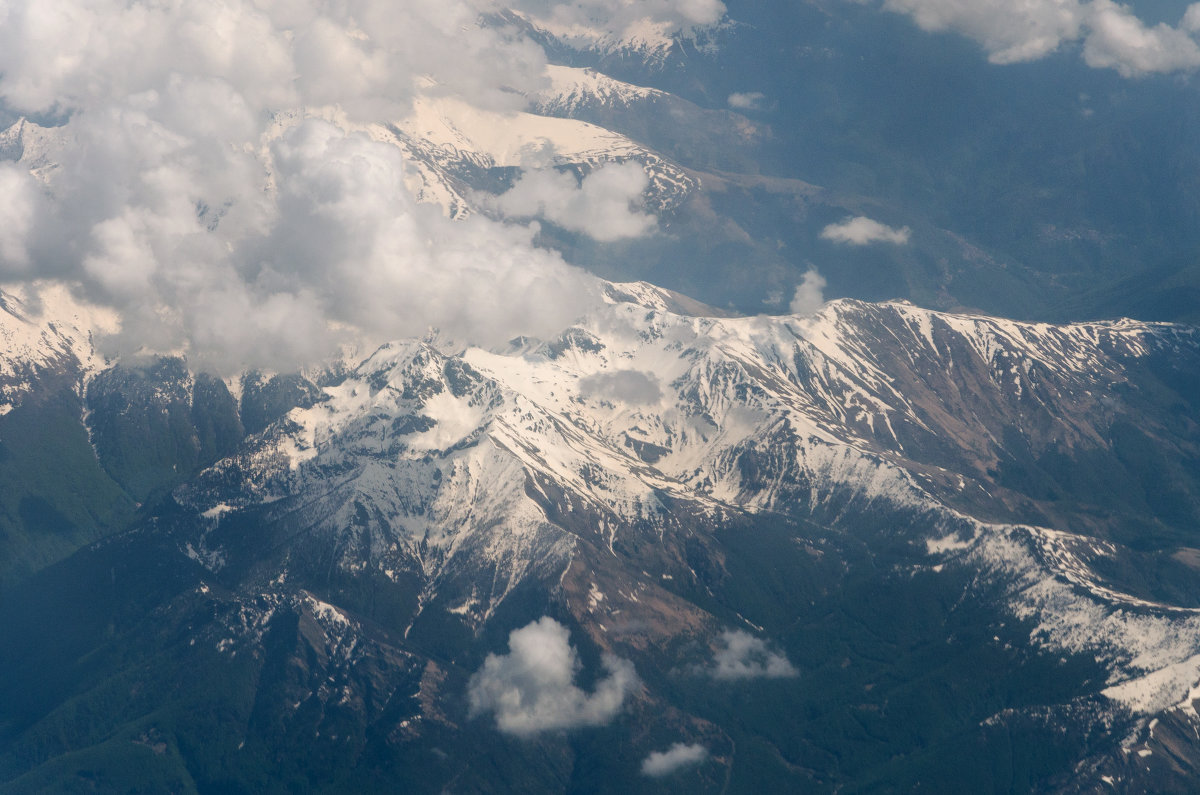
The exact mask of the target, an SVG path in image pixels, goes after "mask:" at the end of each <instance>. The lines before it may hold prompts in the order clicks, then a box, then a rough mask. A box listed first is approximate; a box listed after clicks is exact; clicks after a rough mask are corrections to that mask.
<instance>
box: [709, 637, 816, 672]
mask: <svg viewBox="0 0 1200 795" xmlns="http://www.w3.org/2000/svg"><path fill="white" fill-rule="evenodd" d="M720 642H721V648H719V649H717V652H716V654H714V655H713V664H712V668H711V669H710V673H711V674H712V675H713V676H714V677H715V678H717V679H783V678H787V677H792V676H798V675H799V671H797V670H796V668H795V666H793V665H792V664H791V663H790V662H789V661H788V658H787V657H785V656H784V655H783V654H781V653H780V652H777V651H772V650H771V649H770V648H769V647H768V646H767V644H766V642H765V641H763V640H762V639H761V638H756V637H754V636H753V635H751V634H750V633H749V632H744V631H743V630H740V629H739V630H733V631H729V632H723V633H721V641H720Z"/></svg>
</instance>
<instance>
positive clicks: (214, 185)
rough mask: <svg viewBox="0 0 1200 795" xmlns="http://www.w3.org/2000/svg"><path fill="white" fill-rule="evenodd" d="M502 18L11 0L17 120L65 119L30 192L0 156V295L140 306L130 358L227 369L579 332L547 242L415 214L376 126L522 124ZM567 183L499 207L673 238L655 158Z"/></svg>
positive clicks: (129, 328)
mask: <svg viewBox="0 0 1200 795" xmlns="http://www.w3.org/2000/svg"><path fill="white" fill-rule="evenodd" d="M526 5H530V6H536V7H537V10H538V11H539V13H544V14H547V15H550V16H563V15H566V17H571V16H572V15H576V14H579V13H583V11H582V10H581V9H582V7H581V6H578V5H575V4H570V5H567V4H564V5H561V6H560V5H559V4H557V3H544V2H535V3H526ZM593 5H594V6H595V7H594V8H590V7H589V9H587V16H588V19H589V20H590V22H589V23H588V24H591V25H593V26H598V27H597V29H601V30H618V29H624V28H626V27H629V26H631V25H634V24H635V23H636V22H637V20H641V19H650V20H655V21H656V24H661V25H666V26H667V28H668V29H670V30H675V31H682V30H684V29H686V28H690V27H692V26H695V25H700V24H708V23H711V22H713V21H715V20H716V19H718V18H719V16H720V13H721V12H722V10H723V8H722V7H721V6H720V4H719V3H716V2H714V1H713V0H659V1H658V2H655V3H618V4H615V5H614V4H606V3H597V4H593ZM498 9H499V6H496V5H493V4H492V3H491V2H490V0H406V1H405V2H402V3H394V2H384V0H291V1H290V2H286V3H268V2H265V1H264V0H219V1H218V2H215V3H204V4H200V3H188V2H184V0H161V1H158V0H155V1H153V2H152V1H151V0H131V1H127V0H88V2H83V0H61V1H60V2H54V3H37V2H33V0H11V2H7V3H4V4H0V102H3V103H4V106H5V107H6V108H7V109H8V110H9V111H11V112H16V113H22V114H29V115H33V116H35V117H40V118H48V117H52V118H57V119H59V120H65V124H62V126H59V127H55V128H53V129H51V130H48V131H44V132H39V133H38V135H39V136H41V137H40V138H39V139H38V141H37V142H36V143H37V145H38V147H42V148H43V149H44V150H45V152H47V153H49V155H48V157H49V158H50V159H52V161H53V162H49V161H47V160H46V158H42V160H43V161H45V162H41V161H39V166H38V168H37V169H36V170H37V172H38V173H37V174H36V175H35V174H31V173H30V170H29V166H30V163H28V162H25V161H22V162H21V163H15V162H11V161H10V162H0V191H3V195H4V197H5V201H4V203H3V206H0V283H3V282H10V283H11V282H32V281H34V280H37V279H47V278H49V279H54V280H59V281H61V282H65V283H68V284H71V285H73V286H74V287H75V289H77V290H78V291H79V292H80V293H81V295H82V296H83V297H84V298H86V299H88V300H91V301H93V302H97V303H101V304H104V305H107V306H111V307H113V308H115V309H117V310H119V312H120V313H121V315H122V318H123V330H122V332H121V334H120V336H119V337H117V338H115V339H112V340H109V341H108V344H109V348H110V350H111V351H112V352H118V353H119V352H133V351H138V350H143V349H144V350H152V351H160V352H162V351H172V352H184V353H187V354H188V355H189V356H191V357H192V359H193V361H194V362H195V363H197V364H200V365H202V366H207V367H214V368H216V369H219V370H223V371H233V370H237V369H240V368H242V367H247V366H254V367H268V368H288V367H294V366H297V365H300V364H304V363H307V362H310V361H312V360H313V359H316V358H320V357H322V356H323V355H326V354H328V353H330V352H332V351H334V350H335V349H336V347H337V345H338V344H339V343H343V342H356V343H358V344H371V343H375V342H379V341H381V340H382V339H387V338H392V337H398V336H405V335H412V334H420V333H423V332H424V331H425V329H427V328H428V327H430V326H436V327H438V328H440V329H441V330H442V331H443V332H444V333H445V334H447V335H448V336H450V337H451V338H454V339H457V340H462V341H464V342H477V343H483V344H490V343H492V342H497V341H501V340H503V339H508V338H511V337H513V336H516V335H518V334H529V335H535V336H545V335H548V334H552V333H554V332H556V331H558V330H560V329H561V328H562V327H563V326H564V325H566V324H568V323H569V322H570V320H571V319H573V318H574V317H575V316H577V315H578V314H579V313H580V312H581V311H584V310H585V309H586V307H587V305H588V302H589V301H591V300H594V297H593V294H592V293H593V289H594V288H593V286H592V285H593V280H591V279H590V278H588V277H587V276H586V275H585V274H583V273H582V272H580V271H578V270H576V269H574V268H571V267H569V266H568V265H566V264H565V263H564V262H563V261H562V260H561V258H560V257H559V256H557V255H555V254H553V253H548V252H546V251H543V250H539V249H538V248H537V247H535V246H534V245H533V242H532V241H533V235H534V232H535V230H534V229H532V228H526V227H523V226H520V225H514V224H501V223H499V222H494V221H489V220H488V219H486V218H472V219H471V220H469V221H467V222H464V223H452V222H450V221H449V220H447V219H445V218H443V217H441V216H440V215H439V214H437V213H436V212H434V211H432V210H430V209H429V208H427V207H426V206H424V205H420V204H417V203H416V202H415V201H414V200H413V194H412V192H411V185H412V180H413V176H414V173H415V172H414V171H413V168H412V166H411V165H410V164H407V163H406V162H405V160H404V157H403V156H402V153H401V151H400V150H399V149H398V148H397V147H395V146H392V145H390V144H387V143H382V142H380V140H376V139H377V138H379V136H372V135H371V134H370V127H369V124H370V123H383V122H389V121H393V120H396V119H400V118H403V117H404V116H405V115H407V114H408V113H410V112H411V110H412V107H413V101H414V99H415V98H417V97H418V96H422V95H425V96H428V95H450V96H454V97H458V98H460V99H462V100H464V101H466V102H468V103H470V104H471V105H473V106H476V107H482V108H487V109H490V110H498V111H507V110H515V109H518V108H519V107H521V106H523V104H524V102H525V99H524V96H526V95H528V94H530V93H531V92H535V91H536V90H538V89H539V88H540V87H542V86H543V85H545V83H546V81H547V78H546V71H545V67H546V58H545V53H544V52H543V51H542V50H541V48H540V47H539V46H538V45H536V44H534V43H533V42H531V41H530V40H528V39H527V38H524V37H523V36H522V34H521V33H520V32H519V31H517V30H516V29H514V28H507V27H502V26H501V27H497V26H495V24H494V23H488V24H485V23H483V22H481V21H480V20H481V19H484V18H489V19H494V16H491V15H493V14H494V12H495V11H497V10H498ZM318 119H321V120H324V121H320V120H318ZM331 122H332V123H331ZM29 128H30V129H34V128H33V126H32V125H30V127H29ZM14 141H15V139H14ZM8 143H12V146H9V145H8ZM22 147H24V148H25V150H26V152H27V153H28V151H30V147H31V144H30V142H29V141H25V142H24V144H19V143H13V142H6V143H5V146H4V147H2V148H3V149H4V152H3V153H0V154H3V155H4V156H7V157H10V158H12V157H20V156H21V151H20V150H21V149H22ZM38 151H39V152H40V151H42V149H39V150H38ZM28 160H29V158H28V157H26V161H28ZM562 176H563V175H559V174H553V173H540V174H530V175H527V176H526V177H525V179H523V180H522V181H521V182H520V183H519V184H518V186H517V188H516V189H515V192H514V193H512V194H511V195H509V196H507V197H505V198H504V199H502V201H507V202H510V203H513V204H522V205H523V206H530V207H534V208H535V209H534V210H531V211H530V212H529V213H528V214H529V215H541V216H543V217H545V218H547V219H549V220H552V221H554V222H556V223H561V224H562V225H564V226H566V227H567V228H570V229H576V230H578V231H581V232H584V233H586V234H589V235H592V236H593V237H597V238H599V239H602V240H611V239H617V238H620V237H625V236H629V235H635V234H642V233H644V232H645V231H648V230H649V229H651V228H653V225H654V221H653V218H652V217H650V216H647V215H645V214H643V213H641V212H640V211H639V210H638V209H637V207H636V197H637V196H638V195H640V192H641V190H643V189H644V187H645V174H644V173H641V171H640V169H638V168H637V167H636V166H628V167H627V166H612V167H608V168H602V169H600V170H598V171H596V172H595V173H593V174H592V175H591V176H589V177H588V178H587V179H586V180H584V183H583V185H582V186H579V185H575V184H567V181H564V180H562V179H560V178H561V177H562ZM566 180H570V177H567V178H566ZM631 201H634V202H635V204H634V205H631V203H630V202H631Z"/></svg>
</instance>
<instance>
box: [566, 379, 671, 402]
mask: <svg viewBox="0 0 1200 795" xmlns="http://www.w3.org/2000/svg"><path fill="white" fill-rule="evenodd" d="M579 393H580V394H581V395H582V396H583V397H586V398H601V399H604V400H615V401H617V402H619V403H625V404H628V405H631V406H645V405H650V404H653V403H657V402H659V401H660V400H662V396H663V392H662V387H661V386H660V385H659V381H658V377H657V376H656V375H654V373H647V372H643V371H641V370H613V371H611V372H603V373H596V374H595V375H589V376H585V377H583V378H581V379H579Z"/></svg>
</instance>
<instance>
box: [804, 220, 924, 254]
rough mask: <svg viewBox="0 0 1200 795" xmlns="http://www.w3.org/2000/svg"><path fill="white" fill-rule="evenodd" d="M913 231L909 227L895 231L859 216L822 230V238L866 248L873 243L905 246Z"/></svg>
mask: <svg viewBox="0 0 1200 795" xmlns="http://www.w3.org/2000/svg"><path fill="white" fill-rule="evenodd" d="M910 233H911V230H909V228H908V227H907V226H902V227H900V228H899V229H895V228H893V227H890V226H888V225H886V224H881V223H879V222H878V221H875V220H873V219H871V218H867V217H866V216H863V215H859V216H855V217H854V218H850V219H848V220H846V221H843V222H841V223H840V224H830V225H829V226H827V227H825V228H824V229H822V230H821V237H822V238H824V239H825V240H832V241H833V242H834V243H846V244H848V245H851V246H866V245H870V244H871V243H894V244H896V245H897V246H903V245H904V244H905V243H907V242H908V237H909V234H910Z"/></svg>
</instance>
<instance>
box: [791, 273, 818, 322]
mask: <svg viewBox="0 0 1200 795" xmlns="http://www.w3.org/2000/svg"><path fill="white" fill-rule="evenodd" d="M824 304H825V277H824V276H822V275H821V274H819V273H817V272H816V271H815V270H810V271H808V272H807V273H805V274H804V278H802V279H801V280H800V284H798V285H796V292H795V294H793V295H792V302H791V304H790V305H789V306H788V309H789V311H791V313H792V314H793V315H811V314H813V313H814V312H816V311H817V310H819V309H820V308H821V307H822V306H824Z"/></svg>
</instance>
